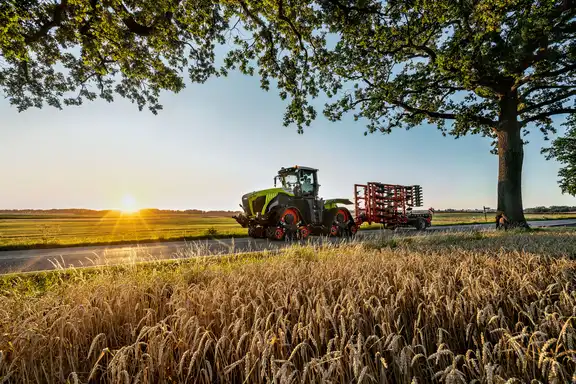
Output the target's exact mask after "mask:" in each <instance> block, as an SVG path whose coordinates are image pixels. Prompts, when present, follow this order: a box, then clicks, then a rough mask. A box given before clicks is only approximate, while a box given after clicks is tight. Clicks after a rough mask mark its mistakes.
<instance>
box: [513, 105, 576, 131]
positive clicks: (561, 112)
mask: <svg viewBox="0 0 576 384" xmlns="http://www.w3.org/2000/svg"><path fill="white" fill-rule="evenodd" d="M567 113H576V108H558V109H554V110H551V111H546V112H542V113H539V114H537V115H534V116H530V117H528V118H526V119H524V120H522V121H521V122H520V123H519V124H520V127H524V126H526V125H527V124H528V123H531V122H533V121H537V120H542V119H545V118H547V117H550V116H554V115H565V114H567Z"/></svg>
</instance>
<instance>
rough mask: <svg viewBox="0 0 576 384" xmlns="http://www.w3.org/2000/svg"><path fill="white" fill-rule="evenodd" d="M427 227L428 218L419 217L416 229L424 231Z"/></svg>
mask: <svg viewBox="0 0 576 384" xmlns="http://www.w3.org/2000/svg"><path fill="white" fill-rule="evenodd" d="M425 229H426V220H424V219H422V218H419V219H418V220H416V230H418V231H423V230H425Z"/></svg>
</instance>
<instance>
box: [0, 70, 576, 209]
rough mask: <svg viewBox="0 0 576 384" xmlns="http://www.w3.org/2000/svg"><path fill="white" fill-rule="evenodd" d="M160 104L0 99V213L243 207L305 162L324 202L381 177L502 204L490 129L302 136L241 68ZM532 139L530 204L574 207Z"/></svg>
mask: <svg viewBox="0 0 576 384" xmlns="http://www.w3.org/2000/svg"><path fill="white" fill-rule="evenodd" d="M161 103H162V104H163V106H164V109H163V110H162V111H160V112H159V113H158V115H156V116H155V115H153V114H152V113H151V112H149V111H148V110H146V109H144V110H143V111H141V112H140V111H138V108H137V106H136V105H135V104H132V103H130V102H129V101H127V100H125V99H122V98H120V97H119V96H118V97H116V101H115V102H114V103H107V102H105V101H102V100H98V101H94V102H86V103H85V104H84V105H82V106H80V107H65V109H64V110H57V109H54V108H52V107H48V106H46V107H44V108H43V109H29V110H27V111H24V112H20V113H19V112H18V111H17V110H16V108H15V107H12V106H10V104H9V102H8V100H6V99H0V115H1V116H2V120H1V123H0V166H1V167H0V183H1V185H0V209H50V208H89V209H119V208H120V209H121V208H122V204H123V201H126V200H127V197H126V196H127V195H129V196H131V197H132V198H133V203H135V204H136V205H137V206H138V207H140V208H144V207H146V208H160V209H203V210H211V209H223V210H237V209H238V204H239V203H240V197H241V196H242V195H243V194H244V193H247V192H250V191H254V190H258V189H263V188H269V187H272V186H273V178H274V176H275V174H276V172H277V171H278V169H280V168H281V167H288V166H293V165H297V164H298V165H304V166H310V167H315V168H318V169H319V179H320V184H321V187H320V195H321V196H322V197H323V198H325V199H326V198H334V197H345V198H353V191H354V189H353V188H354V184H355V183H358V184H363V183H366V182H369V181H380V182H385V183H393V184H406V185H414V184H419V185H421V186H422V188H423V197H424V199H423V200H424V206H425V207H426V208H428V207H434V208H436V209H446V208H455V209H460V208H472V209H474V208H479V209H482V207H483V206H488V207H493V208H495V207H496V197H497V196H496V191H497V173H498V162H497V157H496V156H495V155H492V154H490V152H489V150H490V141H489V139H486V138H482V137H480V136H466V137H462V138H459V139H457V140H455V139H454V138H453V137H450V136H448V137H443V136H442V135H441V133H440V131H438V130H437V129H436V128H435V127H434V126H429V125H423V126H421V127H419V128H415V129H412V130H410V131H405V130H402V129H397V130H395V131H394V132H393V133H392V134H388V135H385V134H381V133H375V134H368V136H364V131H365V122H362V121H359V122H354V121H353V119H352V116H351V115H350V116H347V117H346V118H345V119H344V120H343V121H342V122H338V123H332V122H329V121H328V120H326V119H325V118H324V117H323V115H322V113H321V111H319V113H318V118H317V119H316V120H315V121H314V122H313V124H312V125H311V126H310V127H307V128H305V129H304V134H298V133H297V128H296V127H295V126H293V127H284V126H283V125H282V120H283V114H284V110H285V107H286V102H285V101H282V100H281V99H280V98H279V97H278V95H277V92H276V90H275V89H273V88H271V90H270V92H266V91H264V90H262V89H260V87H259V78H258V77H257V76H255V77H249V76H244V75H241V74H239V73H237V72H233V73H231V74H230V75H229V77H227V78H219V79H216V78H213V79H210V80H209V81H208V82H206V83H204V84H188V86H187V87H186V89H185V90H183V91H182V92H180V93H178V94H171V93H166V94H164V96H163V97H162V99H161ZM561 132H563V131H562V129H561V128H560V127H559V133H561ZM529 140H530V143H529V144H528V145H527V146H526V147H525V161H524V176H523V200H524V206H525V207H533V206H540V205H545V206H549V205H576V198H574V197H571V196H569V195H562V194H561V191H560V189H559V187H558V184H557V179H558V177H557V173H558V169H559V166H560V165H559V164H558V163H556V162H554V161H547V160H545V158H544V155H541V154H540V149H541V148H542V147H543V146H545V145H547V144H548V143H549V142H545V141H544V140H543V139H542V136H541V135H540V134H539V133H538V132H534V133H532V134H531V135H530V136H529Z"/></svg>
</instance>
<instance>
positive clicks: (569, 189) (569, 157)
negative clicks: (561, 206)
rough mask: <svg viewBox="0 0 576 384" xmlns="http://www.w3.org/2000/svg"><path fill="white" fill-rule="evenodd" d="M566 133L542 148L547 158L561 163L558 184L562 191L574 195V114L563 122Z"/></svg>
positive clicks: (575, 149) (575, 146)
mask: <svg viewBox="0 0 576 384" xmlns="http://www.w3.org/2000/svg"><path fill="white" fill-rule="evenodd" d="M565 125H566V126H567V127H568V130H567V132H566V135H565V136H563V137H559V138H557V139H555V140H554V141H553V142H552V146H551V147H549V148H545V149H543V150H542V152H543V153H546V158H547V159H548V160H551V159H555V160H557V161H558V162H560V163H561V164H562V167H561V168H560V170H559V171H558V177H559V180H558V184H559V185H560V190H561V191H562V193H563V194H564V193H567V194H569V195H572V196H576V116H571V118H570V119H568V121H567V122H566V123H565Z"/></svg>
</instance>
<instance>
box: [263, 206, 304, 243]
mask: <svg viewBox="0 0 576 384" xmlns="http://www.w3.org/2000/svg"><path fill="white" fill-rule="evenodd" d="M277 217H278V224H277V225H276V226H275V227H274V226H272V227H269V228H267V229H266V236H267V237H268V238H269V239H271V240H276V241H281V240H284V239H295V238H296V237H301V236H302V235H303V234H302V230H301V228H299V224H300V221H301V217H300V213H299V212H298V210H297V209H296V208H292V207H287V208H284V209H283V210H281V211H280V214H279V215H278V216H277ZM306 236H307V235H306Z"/></svg>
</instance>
